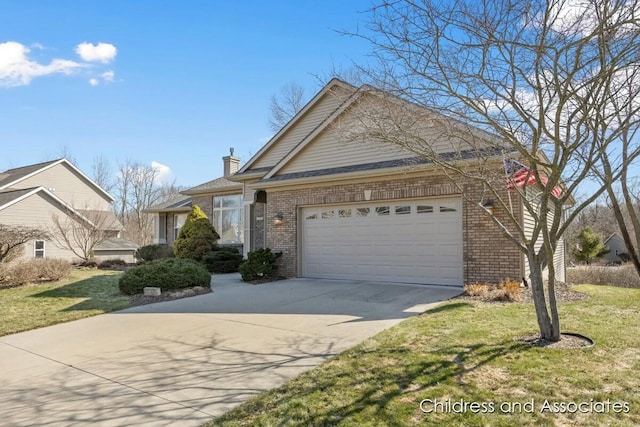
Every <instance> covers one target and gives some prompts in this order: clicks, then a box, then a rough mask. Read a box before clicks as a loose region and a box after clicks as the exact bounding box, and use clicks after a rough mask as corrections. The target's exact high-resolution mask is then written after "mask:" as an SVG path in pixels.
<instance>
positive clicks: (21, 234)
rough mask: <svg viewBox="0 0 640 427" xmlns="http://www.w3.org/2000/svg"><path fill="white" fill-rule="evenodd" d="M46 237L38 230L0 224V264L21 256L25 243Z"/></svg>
mask: <svg viewBox="0 0 640 427" xmlns="http://www.w3.org/2000/svg"><path fill="white" fill-rule="evenodd" d="M47 237H48V234H47V232H46V231H45V230H41V229H39V228H33V227H23V226H18V225H7V224H0V263H3V262H10V261H12V260H14V259H16V258H18V257H19V256H20V255H22V252H23V250H24V245H25V243H27V242H29V241H31V240H43V239H46V238H47Z"/></svg>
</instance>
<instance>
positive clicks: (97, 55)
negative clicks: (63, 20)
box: [76, 42, 118, 64]
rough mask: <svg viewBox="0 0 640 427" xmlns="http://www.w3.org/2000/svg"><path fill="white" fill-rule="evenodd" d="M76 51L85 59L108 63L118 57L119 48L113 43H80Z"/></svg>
mask: <svg viewBox="0 0 640 427" xmlns="http://www.w3.org/2000/svg"><path fill="white" fill-rule="evenodd" d="M76 53H77V54H78V56H79V57H80V58H82V60H83V61H87V62H102V63H103V64H107V63H109V62H111V61H113V59H114V58H115V57H116V55H117V53H118V49H116V47H115V46H114V45H112V44H111V43H98V44H95V45H94V44H92V43H86V42H85V43H80V44H79V45H78V46H76Z"/></svg>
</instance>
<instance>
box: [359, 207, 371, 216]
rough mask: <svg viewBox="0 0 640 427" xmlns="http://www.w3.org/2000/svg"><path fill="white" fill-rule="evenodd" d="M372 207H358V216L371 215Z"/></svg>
mask: <svg viewBox="0 0 640 427" xmlns="http://www.w3.org/2000/svg"><path fill="white" fill-rule="evenodd" d="M370 212H371V209H369V208H358V209H356V214H357V216H369V213H370Z"/></svg>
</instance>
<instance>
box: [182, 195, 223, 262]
mask: <svg viewBox="0 0 640 427" xmlns="http://www.w3.org/2000/svg"><path fill="white" fill-rule="evenodd" d="M219 238H220V235H219V234H218V233H216V230H215V229H214V228H213V225H211V222H210V221H209V218H207V215H205V213H204V212H202V209H200V207H199V206H197V205H196V206H194V207H193V208H191V212H189V215H187V219H186V220H185V222H184V225H183V226H182V228H181V229H180V233H179V234H178V238H177V239H176V241H175V243H174V244H173V253H174V254H175V256H176V257H177V258H186V259H193V260H195V261H202V258H203V257H204V256H205V255H206V254H208V253H209V252H211V251H212V250H213V248H214V247H215V246H216V241H217V240H218V239H219Z"/></svg>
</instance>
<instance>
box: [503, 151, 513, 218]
mask: <svg viewBox="0 0 640 427" xmlns="http://www.w3.org/2000/svg"><path fill="white" fill-rule="evenodd" d="M502 166H503V167H504V176H505V177H506V179H507V187H508V186H509V174H508V173H507V158H506V156H505V155H504V150H503V151H502ZM507 197H509V212H510V213H511V216H513V202H512V201H511V190H509V188H507Z"/></svg>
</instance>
